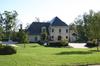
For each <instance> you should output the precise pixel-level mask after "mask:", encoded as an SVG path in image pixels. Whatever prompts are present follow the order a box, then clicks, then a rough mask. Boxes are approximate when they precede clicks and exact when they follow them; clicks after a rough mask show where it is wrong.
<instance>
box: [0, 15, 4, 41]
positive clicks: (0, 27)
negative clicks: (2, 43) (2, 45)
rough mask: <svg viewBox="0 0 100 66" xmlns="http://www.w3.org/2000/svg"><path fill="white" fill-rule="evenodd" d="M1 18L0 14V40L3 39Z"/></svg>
mask: <svg viewBox="0 0 100 66" xmlns="http://www.w3.org/2000/svg"><path fill="white" fill-rule="evenodd" d="M3 30H4V29H3V16H2V14H0V40H2V38H3Z"/></svg>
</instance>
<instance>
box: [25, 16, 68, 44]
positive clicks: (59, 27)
mask: <svg viewBox="0 0 100 66" xmlns="http://www.w3.org/2000/svg"><path fill="white" fill-rule="evenodd" d="M44 31H46V32H47V35H48V38H49V40H48V41H51V42H59V41H61V40H66V39H67V40H68V39H69V31H68V25H67V24H66V23H65V22H63V21H62V20H61V19H59V18H58V17H54V18H53V19H52V20H51V21H49V22H33V23H32V24H31V25H30V26H29V28H28V29H27V32H28V34H29V41H30V42H38V41H41V40H42V39H41V33H42V32H44Z"/></svg>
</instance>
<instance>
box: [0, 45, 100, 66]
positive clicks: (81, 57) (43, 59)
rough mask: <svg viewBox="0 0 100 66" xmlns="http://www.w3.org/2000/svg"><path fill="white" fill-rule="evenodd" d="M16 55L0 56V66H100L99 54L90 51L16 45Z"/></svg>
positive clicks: (92, 50)
mask: <svg viewBox="0 0 100 66" xmlns="http://www.w3.org/2000/svg"><path fill="white" fill-rule="evenodd" d="M18 46H19V47H17V48H16V49H17V54H13V55H0V66H78V65H87V64H100V52H96V51H94V50H95V49H96V48H92V49H88V48H87V49H86V48H85V49H82V48H80V49H75V48H51V47H43V46H40V45H38V44H27V45H26V48H24V47H23V45H21V44H18Z"/></svg>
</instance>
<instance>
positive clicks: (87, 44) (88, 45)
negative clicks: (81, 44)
mask: <svg viewBox="0 0 100 66" xmlns="http://www.w3.org/2000/svg"><path fill="white" fill-rule="evenodd" d="M85 46H86V47H89V48H92V47H96V46H97V45H96V44H95V43H94V41H88V42H87V43H86V45H85Z"/></svg>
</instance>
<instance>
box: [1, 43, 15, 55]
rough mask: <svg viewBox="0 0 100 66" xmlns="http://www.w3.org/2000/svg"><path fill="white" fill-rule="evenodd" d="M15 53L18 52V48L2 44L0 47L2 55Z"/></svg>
mask: <svg viewBox="0 0 100 66" xmlns="http://www.w3.org/2000/svg"><path fill="white" fill-rule="evenodd" d="M15 53H16V49H15V48H14V47H12V46H8V45H2V46H1V47H0V55H9V54H15Z"/></svg>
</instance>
